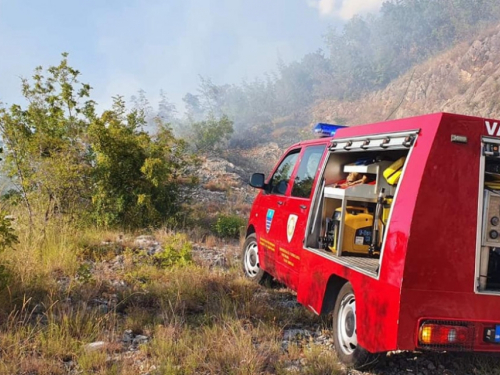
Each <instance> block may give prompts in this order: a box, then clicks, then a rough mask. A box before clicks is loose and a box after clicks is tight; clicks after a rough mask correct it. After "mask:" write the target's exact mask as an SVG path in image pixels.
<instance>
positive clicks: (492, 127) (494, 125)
mask: <svg viewBox="0 0 500 375" xmlns="http://www.w3.org/2000/svg"><path fill="white" fill-rule="evenodd" d="M484 123H485V125H486V131H487V132H488V135H496V136H497V137H500V127H498V122H494V123H492V124H490V122H489V121H485V122H484ZM497 128H498V131H497V132H496V134H495V131H496V130H497Z"/></svg>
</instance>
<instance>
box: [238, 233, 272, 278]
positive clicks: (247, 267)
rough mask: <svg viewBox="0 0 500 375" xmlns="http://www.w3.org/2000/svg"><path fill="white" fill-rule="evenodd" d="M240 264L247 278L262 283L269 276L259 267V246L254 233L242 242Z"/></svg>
mask: <svg viewBox="0 0 500 375" xmlns="http://www.w3.org/2000/svg"><path fill="white" fill-rule="evenodd" d="M242 266H243V272H244V273H245V276H246V277H248V278H249V279H251V280H253V281H255V282H257V283H259V284H264V283H265V282H267V281H268V280H270V278H271V276H270V275H269V274H268V273H267V272H266V271H264V270H263V269H261V268H260V263H259V247H258V246H257V237H256V236H255V233H252V234H250V235H249V236H248V237H247V239H246V240H245V243H244V244H243V253H242Z"/></svg>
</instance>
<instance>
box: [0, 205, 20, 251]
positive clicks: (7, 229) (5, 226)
mask: <svg viewBox="0 0 500 375" xmlns="http://www.w3.org/2000/svg"><path fill="white" fill-rule="evenodd" d="M16 243H19V239H18V238H17V235H16V234H15V232H14V228H12V219H11V218H9V217H8V216H6V214H5V212H3V211H0V251H2V250H5V249H6V248H7V247H12V246H13V245H15V244H16Z"/></svg>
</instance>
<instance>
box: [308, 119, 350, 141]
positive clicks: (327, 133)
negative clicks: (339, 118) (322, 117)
mask: <svg viewBox="0 0 500 375" xmlns="http://www.w3.org/2000/svg"><path fill="white" fill-rule="evenodd" d="M346 127H347V126H345V125H333V124H325V123H322V122H320V123H319V124H317V125H316V126H315V127H314V129H313V132H314V134H316V135H319V136H320V137H321V138H323V137H333V136H334V135H335V133H336V132H337V130H339V129H342V128H346Z"/></svg>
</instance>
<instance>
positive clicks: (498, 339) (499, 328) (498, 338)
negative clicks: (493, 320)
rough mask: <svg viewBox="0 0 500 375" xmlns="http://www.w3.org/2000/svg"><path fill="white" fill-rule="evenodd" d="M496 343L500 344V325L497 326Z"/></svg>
mask: <svg viewBox="0 0 500 375" xmlns="http://www.w3.org/2000/svg"><path fill="white" fill-rule="evenodd" d="M495 342H498V343H500V324H497V325H496V326H495Z"/></svg>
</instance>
